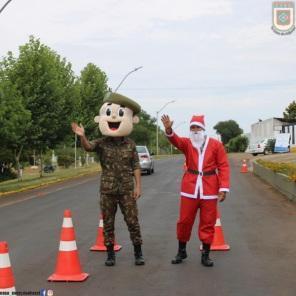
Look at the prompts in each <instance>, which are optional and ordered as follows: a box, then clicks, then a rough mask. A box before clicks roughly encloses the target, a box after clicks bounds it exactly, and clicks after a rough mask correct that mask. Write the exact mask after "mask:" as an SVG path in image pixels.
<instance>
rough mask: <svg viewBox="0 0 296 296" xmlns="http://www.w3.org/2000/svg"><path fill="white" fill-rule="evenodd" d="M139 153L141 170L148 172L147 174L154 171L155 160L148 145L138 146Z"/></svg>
mask: <svg viewBox="0 0 296 296" xmlns="http://www.w3.org/2000/svg"><path fill="white" fill-rule="evenodd" d="M136 149H137V152H138V155H139V160H140V166H141V171H142V172H146V173H147V175H150V174H153V173H154V160H153V158H152V157H151V155H150V153H149V150H148V148H147V147H146V146H137V148H136Z"/></svg>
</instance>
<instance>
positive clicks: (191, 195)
mask: <svg viewBox="0 0 296 296" xmlns="http://www.w3.org/2000/svg"><path fill="white" fill-rule="evenodd" d="M181 196H185V197H189V198H197V196H195V195H194V194H190V193H185V192H181Z"/></svg>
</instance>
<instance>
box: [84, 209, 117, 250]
mask: <svg viewBox="0 0 296 296" xmlns="http://www.w3.org/2000/svg"><path fill="white" fill-rule="evenodd" d="M103 228H104V222H103V218H102V215H101V216H100V219H99V225H98V235H97V240H96V243H95V244H94V245H93V246H92V247H91V248H90V250H91V251H107V248H106V246H105V243H104V235H103ZM121 248H122V246H121V245H117V244H116V243H115V244H114V251H115V252H117V251H119V250H120V249H121Z"/></svg>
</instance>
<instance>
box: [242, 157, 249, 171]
mask: <svg viewBox="0 0 296 296" xmlns="http://www.w3.org/2000/svg"><path fill="white" fill-rule="evenodd" d="M247 172H248V166H247V161H246V160H245V159H244V160H243V164H242V167H241V173H247Z"/></svg>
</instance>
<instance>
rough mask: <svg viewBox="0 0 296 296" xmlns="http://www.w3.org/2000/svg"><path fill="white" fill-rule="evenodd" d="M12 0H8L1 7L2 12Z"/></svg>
mask: <svg viewBox="0 0 296 296" xmlns="http://www.w3.org/2000/svg"><path fill="white" fill-rule="evenodd" d="M11 1H12V0H8V1H7V2H6V3H5V4H4V5H3V6H2V8H1V9H0V13H1V12H2V11H3V10H4V9H5V7H6V6H7V5H8V4H9V3H10V2H11Z"/></svg>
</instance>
